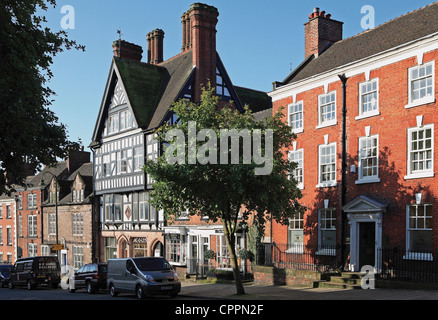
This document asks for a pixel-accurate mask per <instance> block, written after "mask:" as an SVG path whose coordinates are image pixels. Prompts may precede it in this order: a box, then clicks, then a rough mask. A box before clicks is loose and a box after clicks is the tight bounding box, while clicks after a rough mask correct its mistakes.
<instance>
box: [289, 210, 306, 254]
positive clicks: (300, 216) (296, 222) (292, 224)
mask: <svg viewBox="0 0 438 320" xmlns="http://www.w3.org/2000/svg"><path fill="white" fill-rule="evenodd" d="M288 230H289V232H288V233H291V231H296V232H299V233H300V236H301V243H298V242H289V240H288V249H287V250H286V252H287V253H303V252H304V213H302V212H299V213H297V215H296V216H294V217H293V218H290V219H289V226H288ZM289 244H290V246H289Z"/></svg>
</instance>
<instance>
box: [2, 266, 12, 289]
mask: <svg viewBox="0 0 438 320" xmlns="http://www.w3.org/2000/svg"><path fill="white" fill-rule="evenodd" d="M11 269H12V266H11V265H0V286H1V287H2V288H4V287H5V286H7V285H8V282H9V277H10V276H11Z"/></svg>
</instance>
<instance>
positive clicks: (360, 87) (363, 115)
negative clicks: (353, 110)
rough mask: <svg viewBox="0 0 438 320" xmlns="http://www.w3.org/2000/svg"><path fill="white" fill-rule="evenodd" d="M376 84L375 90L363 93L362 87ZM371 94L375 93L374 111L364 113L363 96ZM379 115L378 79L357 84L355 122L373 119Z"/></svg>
mask: <svg viewBox="0 0 438 320" xmlns="http://www.w3.org/2000/svg"><path fill="white" fill-rule="evenodd" d="M374 83H376V89H375V90H374V89H372V88H371V90H370V91H364V86H368V85H371V86H372V85H373V84H374ZM372 93H376V105H377V107H376V109H375V110H371V111H366V112H364V110H363V106H364V96H366V95H370V94H372ZM379 114H380V111H379V78H374V79H371V80H369V81H365V82H361V83H359V116H357V117H356V120H360V119H363V118H368V117H373V116H377V115H379Z"/></svg>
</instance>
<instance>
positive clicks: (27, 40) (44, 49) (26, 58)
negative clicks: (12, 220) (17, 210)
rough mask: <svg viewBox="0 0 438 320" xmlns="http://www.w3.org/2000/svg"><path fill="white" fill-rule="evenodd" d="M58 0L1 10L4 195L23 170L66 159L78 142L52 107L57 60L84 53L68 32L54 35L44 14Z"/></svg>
mask: <svg viewBox="0 0 438 320" xmlns="http://www.w3.org/2000/svg"><path fill="white" fill-rule="evenodd" d="M49 6H53V7H55V6H56V2H55V0H2V5H1V6H0V60H1V63H0V108H1V116H2V123H1V125H0V194H2V193H4V192H5V191H7V190H10V187H11V185H12V184H15V183H16V184H21V183H22V182H23V181H24V179H25V175H26V170H25V168H32V169H34V168H38V167H39V166H40V164H41V163H44V164H52V163H54V162H55V161H56V158H57V157H60V158H64V157H65V156H66V155H67V153H68V150H69V149H71V148H77V147H78V143H76V142H74V143H73V142H70V141H68V139H67V131H66V127H65V125H63V124H60V123H58V118H57V117H56V115H55V114H54V113H53V112H52V111H51V110H50V109H49V106H50V105H51V103H52V100H51V97H52V96H53V94H54V92H53V91H52V90H51V89H50V88H49V87H48V85H47V84H48V82H49V80H50V79H51V78H52V76H53V74H52V72H51V71H50V66H51V64H52V62H53V57H54V56H56V55H57V54H58V53H60V52H62V51H63V50H65V49H67V50H69V49H72V48H75V49H78V50H84V49H85V48H84V47H83V46H80V45H78V44H77V43H76V42H75V41H72V40H69V39H68V37H67V34H66V32H65V31H64V30H61V31H57V32H53V31H51V30H50V28H48V27H47V26H45V23H46V22H47V21H46V18H45V17H44V16H42V15H41V13H44V12H45V11H47V10H48V8H49Z"/></svg>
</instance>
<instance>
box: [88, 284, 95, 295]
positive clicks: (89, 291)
mask: <svg viewBox="0 0 438 320" xmlns="http://www.w3.org/2000/svg"><path fill="white" fill-rule="evenodd" d="M87 292H88V293H89V294H92V293H94V287H93V283H92V282H91V281H88V283H87Z"/></svg>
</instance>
